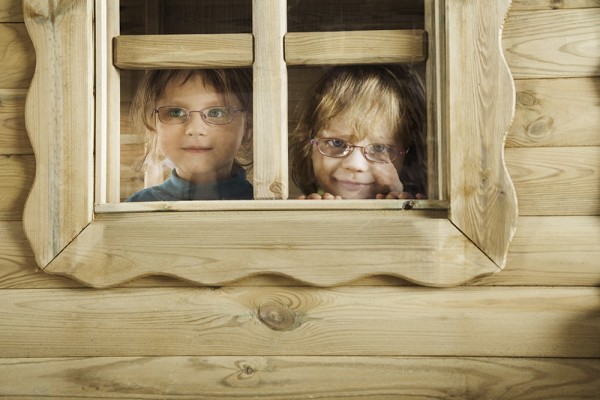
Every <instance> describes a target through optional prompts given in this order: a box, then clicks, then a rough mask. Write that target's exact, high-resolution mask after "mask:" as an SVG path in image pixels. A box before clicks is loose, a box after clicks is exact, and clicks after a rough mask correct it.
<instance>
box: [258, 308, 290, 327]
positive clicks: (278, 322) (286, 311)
mask: <svg viewBox="0 0 600 400" xmlns="http://www.w3.org/2000/svg"><path fill="white" fill-rule="evenodd" d="M258 319H260V320H261V322H262V323H263V324H265V325H266V326H268V327H269V328H271V329H273V330H274V331H289V330H292V329H295V328H297V327H298V325H299V321H298V316H297V314H296V313H295V312H294V310H292V309H291V308H289V307H288V306H285V305H283V304H280V303H275V302H269V303H265V304H262V305H260V306H259V307H258Z"/></svg>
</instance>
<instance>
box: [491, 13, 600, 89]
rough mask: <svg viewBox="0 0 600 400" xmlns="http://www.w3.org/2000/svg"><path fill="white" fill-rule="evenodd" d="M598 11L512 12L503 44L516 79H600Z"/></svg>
mask: <svg viewBox="0 0 600 400" xmlns="http://www.w3.org/2000/svg"><path fill="white" fill-rule="evenodd" d="M598 21H600V8H592V9H570V10H550V11H514V12H511V13H510V17H509V18H507V20H506V23H505V25H504V35H503V38H502V45H503V47H504V53H505V56H506V60H507V62H508V64H509V66H510V69H511V71H512V74H513V77H514V78H515V79H524V78H563V77H588V76H600V52H599V51H598V47H597V44H598V40H600V24H599V23H598Z"/></svg>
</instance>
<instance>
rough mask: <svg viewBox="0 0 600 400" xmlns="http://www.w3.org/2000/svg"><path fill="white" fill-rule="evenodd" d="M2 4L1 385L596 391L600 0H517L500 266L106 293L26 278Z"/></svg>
mask: <svg viewBox="0 0 600 400" xmlns="http://www.w3.org/2000/svg"><path fill="white" fill-rule="evenodd" d="M20 7H21V1H20V0H0V71H2V74H0V397H7V398H13V397H14V398H40V397H44V398H61V399H64V398H78V399H81V398H107V397H110V398H161V399H162V398H190V399H191V398H194V399H201V398H210V399H215V398H223V399H225V398H250V397H252V398H286V399H301V398H337V399H342V398H359V397H369V398H377V399H386V398H389V399H396V398H403V397H411V398H460V399H484V398H486V399H496V398H505V399H553V398H556V399H558V398H561V399H562V398H569V399H590V398H597V396H598V394H599V393H600V341H599V340H598V334H599V333H600V290H599V287H598V286H600V134H599V132H600V53H598V51H597V49H598V46H599V43H600V2H599V1H597V0H564V1H560V2H557V1H553V0H534V1H532V0H514V1H513V7H512V10H511V12H510V14H509V17H508V18H507V20H506V24H505V35H504V40H503V45H504V48H505V51H506V55H507V59H508V63H509V65H510V67H511V69H512V72H513V75H514V79H515V83H516V87H517V110H516V118H515V121H514V123H513V125H512V129H511V131H510V134H509V137H508V139H507V142H506V160H507V164H508V168H509V172H510V173H511V176H512V178H513V180H514V182H515V186H516V190H517V195H518V198H519V209H520V218H519V225H518V230H517V234H516V237H515V239H514V241H513V243H512V245H511V247H510V253H509V259H508V263H507V267H506V269H505V270H504V271H503V272H501V273H499V274H497V275H495V276H492V277H489V278H485V279H482V280H480V281H478V282H474V283H472V284H470V285H468V286H462V287H458V288H452V289H430V288H422V287H414V286H410V285H407V284H405V283H403V282H399V281H396V280H393V279H390V278H383V277H375V278H370V279H368V280H364V281H361V282H356V284H355V285H352V286H346V287H341V288H331V289H318V288H309V287H302V286H300V285H298V284H297V283H296V282H291V281H286V280H284V279H281V278H277V277H256V278H253V279H249V280H246V281H243V282H238V283H237V284H235V285H232V286H230V287H222V288H198V287H191V286H189V285H186V284H185V283H184V282H180V281H175V280H171V279H169V278H147V279H142V280H140V281H136V282H133V283H131V284H129V285H128V286H125V287H123V288H118V289H110V290H93V289H87V288H84V287H82V286H81V285H79V284H78V283H77V282H74V281H71V280H69V279H64V278H61V277H58V276H50V275H47V274H45V273H43V272H40V271H39V270H38V269H37V268H36V266H35V262H34V258H33V255H32V253H31V249H30V248H29V246H28V244H27V242H26V240H25V238H24V235H23V230H22V226H21V213H22V209H23V201H24V200H25V198H26V196H27V193H28V190H29V187H30V186H31V184H32V180H33V179H34V175H35V159H34V155H33V154H32V150H31V147H30V145H29V143H28V139H27V134H26V131H25V128H24V122H23V106H24V99H25V95H26V91H27V88H28V86H29V82H30V80H31V77H32V74H33V70H34V68H35V54H34V51H33V48H32V46H31V42H30V41H29V39H28V36H27V33H26V30H25V27H24V24H23V16H22V12H21V9H20Z"/></svg>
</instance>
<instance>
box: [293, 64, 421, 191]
mask: <svg viewBox="0 0 600 400" xmlns="http://www.w3.org/2000/svg"><path fill="white" fill-rule="evenodd" d="M338 117H343V118H344V120H345V122H347V123H348V124H349V125H350V126H351V127H352V128H353V130H354V132H355V133H356V134H357V135H358V136H359V137H360V138H363V137H365V136H366V135H367V134H368V132H369V125H370V123H371V121H373V118H376V119H378V120H381V119H384V122H386V123H387V124H389V125H388V126H392V127H393V129H394V131H395V134H396V135H397V138H398V141H399V143H403V144H404V146H405V147H407V148H408V149H409V152H408V154H407V155H406V157H405V159H404V163H403V166H402V169H401V171H400V180H401V181H402V183H403V185H404V187H405V190H406V191H407V192H411V193H413V194H417V193H420V194H423V195H426V191H427V151H426V142H427V138H426V137H427V131H426V121H427V112H426V104H425V82H424V79H423V76H422V73H421V72H420V71H418V70H417V69H416V68H415V67H414V66H412V65H357V66H341V67H333V68H331V69H329V70H327V71H326V72H325V73H324V74H323V76H322V77H321V78H320V79H319V80H318V81H317V82H316V83H315V85H314V86H313V88H312V90H311V91H310V92H309V95H308V96H307V97H306V98H305V99H304V101H303V103H302V104H301V113H300V119H299V121H298V124H297V126H296V128H295V129H294V131H293V132H292V134H291V136H290V144H289V151H290V160H291V164H290V165H291V171H292V180H293V181H294V183H295V184H296V185H297V186H298V187H299V188H300V189H301V190H302V192H303V193H305V194H309V193H315V192H317V189H318V187H317V183H316V180H315V173H314V171H313V166H312V159H311V153H312V145H311V144H310V140H311V139H313V138H314V137H315V136H316V135H317V133H318V132H319V131H320V130H321V129H323V128H325V127H326V126H327V124H328V123H329V122H330V121H331V120H333V119H334V118H338Z"/></svg>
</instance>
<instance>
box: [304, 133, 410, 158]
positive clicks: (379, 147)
mask: <svg viewBox="0 0 600 400" xmlns="http://www.w3.org/2000/svg"><path fill="white" fill-rule="evenodd" d="M310 143H311V144H313V145H316V146H317V149H318V150H319V153H321V154H323V155H324V156H327V157H333V158H344V157H347V156H348V155H349V154H350V153H352V152H353V151H354V149H355V148H359V149H361V151H362V153H363V155H364V156H365V158H366V159H367V161H372V162H379V163H388V162H392V161H394V160H395V159H396V158H398V156H399V155H403V154H406V153H408V149H404V150H398V149H397V148H396V147H394V146H388V145H387V144H380V143H371V144H368V145H366V146H354V145H352V144H350V143H349V142H347V141H345V140H342V139H336V138H327V139H311V141H310Z"/></svg>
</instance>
